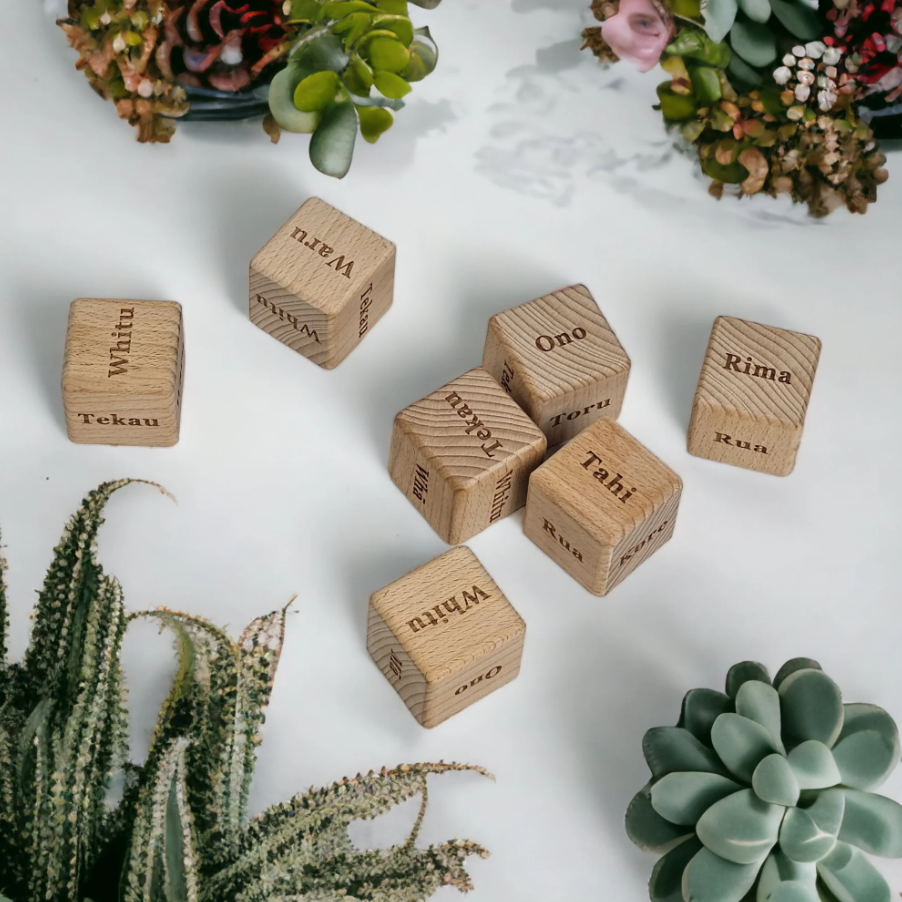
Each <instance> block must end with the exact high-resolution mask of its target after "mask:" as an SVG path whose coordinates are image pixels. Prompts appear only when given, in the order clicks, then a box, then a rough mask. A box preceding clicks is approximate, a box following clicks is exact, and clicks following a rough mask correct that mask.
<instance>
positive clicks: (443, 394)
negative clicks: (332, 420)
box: [389, 367, 546, 545]
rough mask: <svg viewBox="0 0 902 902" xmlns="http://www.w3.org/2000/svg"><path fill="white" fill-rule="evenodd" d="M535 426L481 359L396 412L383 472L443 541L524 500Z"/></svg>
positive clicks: (541, 446) (535, 447)
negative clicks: (479, 365)
mask: <svg viewBox="0 0 902 902" xmlns="http://www.w3.org/2000/svg"><path fill="white" fill-rule="evenodd" d="M545 448H546V442H545V436H544V435H542V431H541V429H539V428H538V426H536V424H535V423H533V422H532V420H530V419H529V417H528V416H526V414H525V413H523V411H522V410H521V409H520V408H519V407H518V406H517V405H516V404H515V403H514V402H513V401H512V400H511V399H510V398H509V397H508V396H507V394H506V393H505V392H504V390H503V389H502V388H501V386H500V385H499V384H498V383H497V382H496V381H495V380H494V379H493V378H492V377H491V376H490V375H489V374H488V373H487V372H486V371H485V370H484V369H482V368H481V367H476V368H475V369H473V370H470V371H469V372H468V373H464V375H463V376H460V377H459V378H457V379H455V380H454V381H453V382H449V383H448V384H447V385H445V386H443V387H442V388H440V389H438V391H434V392H433V393H432V394H431V395H427V396H426V397H425V398H423V399H422V400H420V401H417V402H416V403H415V404H411V405H410V407H407V408H405V409H404V410H402V411H401V412H400V413H399V414H398V415H397V416H396V417H395V426H394V431H393V433H392V445H391V456H390V461H389V472H390V473H391V478H392V480H393V481H394V483H395V485H396V486H398V488H399V489H401V491H402V492H404V494H405V495H406V496H407V498H408V499H409V500H410V502H411V503H412V504H413V505H414V507H416V508H417V510H419V511H420V513H421V514H422V515H423V516H424V517H425V518H426V519H427V520H428V521H429V523H430V524H431V525H432V527H433V529H435V531H436V532H437V533H438V534H439V535H440V536H441V537H442V538H443V539H444V540H445V541H446V542H447V543H448V544H449V545H457V544H458V543H459V542H464V541H466V540H467V539H469V538H470V537H471V536H474V535H476V533H478V532H481V531H482V530H483V529H485V528H486V527H487V526H490V525H491V524H492V523H495V522H496V521H497V520H500V519H501V518H502V517H506V516H507V515H508V514H511V513H513V512H514V511H516V510H519V509H520V508H521V507H523V504H524V503H525V501H526V489H527V484H528V480H529V474H530V473H531V472H532V471H533V470H534V469H535V468H536V467H537V466H538V465H539V464H540V463H541V462H542V458H543V457H544V454H545Z"/></svg>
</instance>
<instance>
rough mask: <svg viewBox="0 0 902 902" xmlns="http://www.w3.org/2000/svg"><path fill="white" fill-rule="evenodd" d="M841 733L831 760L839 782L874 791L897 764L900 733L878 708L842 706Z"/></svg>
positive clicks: (890, 719) (901, 748) (881, 709)
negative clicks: (836, 770)
mask: <svg viewBox="0 0 902 902" xmlns="http://www.w3.org/2000/svg"><path fill="white" fill-rule="evenodd" d="M844 708H845V714H844V720H843V728H842V732H841V733H840V734H839V739H837V740H836V745H834V746H833V757H834V759H835V760H836V766H837V767H838V768H839V772H840V774H842V782H843V783H844V784H845V785H846V786H851V787H853V788H854V789H876V788H877V787H878V786H880V785H881V784H882V783H883V782H884V781H885V780H886V778H887V777H888V776H889V775H890V774H891V773H892V772H893V770H895V768H896V766H897V765H898V763H899V755H900V750H902V747H900V742H899V730H898V728H897V727H896V723H895V721H894V720H893V719H892V717H890V716H889V714H887V713H886V711H884V710H883V708H878V707H877V705H859V704H855V705H844Z"/></svg>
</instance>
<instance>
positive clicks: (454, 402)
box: [445, 391, 503, 457]
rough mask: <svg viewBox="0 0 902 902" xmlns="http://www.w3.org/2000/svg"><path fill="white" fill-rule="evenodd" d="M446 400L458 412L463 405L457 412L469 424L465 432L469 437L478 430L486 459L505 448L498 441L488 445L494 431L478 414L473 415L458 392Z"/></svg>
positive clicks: (477, 436)
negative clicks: (470, 418) (469, 418)
mask: <svg viewBox="0 0 902 902" xmlns="http://www.w3.org/2000/svg"><path fill="white" fill-rule="evenodd" d="M445 400H446V401H447V402H448V403H449V404H450V405H451V406H452V407H453V408H454V409H455V410H457V408H458V405H461V407H460V410H457V415H458V416H459V417H461V418H462V419H464V420H465V421H466V422H467V423H468V424H469V425H468V426H467V428H466V429H464V432H466V433H467V435H470V434H472V432H473V430H474V429H476V430H477V432H476V438H478V439H479V440H480V441H481V442H482V451H483V453H484V454H485V456H486V457H494V456H495V455H494V454H493V453H492V452H493V451H497V450H498V449H499V448H501V447H503V446H502V444H501V442H499V441H498V440H497V439H496V440H495V441H494V443H493V444H491V445H488V441H489V439H490V438H491V437H492V430H491V429H489V428H487V427H486V425H485V423H483V422H482V420H480V419H479V417H478V416H476V414H475V413H473V411H472V410H470V408H469V406H468V405H467V404H464V400H463V398H461V396H460V395H459V394H458V393H457V392H456V391H453V392H451V394H450V395H448V396H447V397H446V398H445ZM467 417H472V418H473V419H472V420H468V419H467Z"/></svg>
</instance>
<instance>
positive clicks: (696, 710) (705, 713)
mask: <svg viewBox="0 0 902 902" xmlns="http://www.w3.org/2000/svg"><path fill="white" fill-rule="evenodd" d="M730 705H731V702H730V698H729V696H727V695H724V694H723V693H722V692H717V691H716V690H714V689H691V690H690V691H689V692H687V693H686V696H685V697H684V698H683V707H682V710H681V711H680V721H679V724H678V726H680V727H684V728H685V729H687V730H689V732H690V733H692V735H693V736H695V738H696V739H698V740H699V741H700V742H703V743H704V744H705V745H710V744H711V727H713V726H714V721H715V720H717V718H718V717H720V715H721V714H724V713H726V712H727V711H729V710H730Z"/></svg>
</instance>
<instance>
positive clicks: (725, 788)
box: [651, 773, 742, 827]
mask: <svg viewBox="0 0 902 902" xmlns="http://www.w3.org/2000/svg"><path fill="white" fill-rule="evenodd" d="M740 789H742V787H741V786H740V785H739V784H738V783H734V782H733V781H732V780H728V779H727V778H726V777H721V776H720V775H719V774H705V773H673V774H668V775H667V776H666V777H664V778H663V779H661V780H659V781H658V782H657V783H655V784H654V786H652V788H651V804H652V807H653V808H654V809H655V811H657V812H658V814H660V815H661V817H663V818H666V819H667V820H668V821H670V822H671V823H674V824H683V825H685V826H689V827H691V826H692V825H693V824H695V823H696V822H697V821H698V819H699V818H700V817H701V816H702V815H703V814H704V813H705V812H706V811H707V810H708V809H709V808H710V807H711V806H712V805H713V804H714V803H715V802H719V801H720V800H721V799H723V798H726V797H727V796H728V795H732V794H733V793H734V792H739V790H740Z"/></svg>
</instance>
